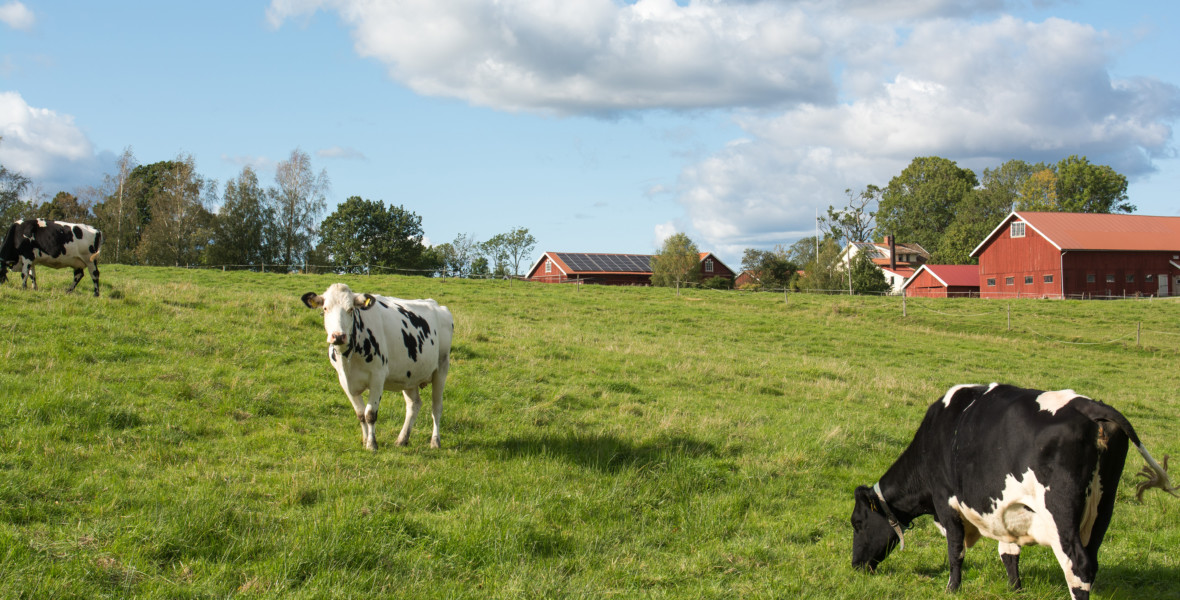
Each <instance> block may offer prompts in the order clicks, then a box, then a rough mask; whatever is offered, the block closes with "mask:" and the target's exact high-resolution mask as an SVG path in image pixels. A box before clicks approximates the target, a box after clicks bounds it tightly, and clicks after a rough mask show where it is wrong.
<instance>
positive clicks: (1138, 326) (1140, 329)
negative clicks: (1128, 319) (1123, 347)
mask: <svg viewBox="0 0 1180 600" xmlns="http://www.w3.org/2000/svg"><path fill="white" fill-rule="evenodd" d="M1141 333H1143V321H1139V322H1138V323H1136V324H1135V347H1136V348H1138V347H1139V334H1141Z"/></svg>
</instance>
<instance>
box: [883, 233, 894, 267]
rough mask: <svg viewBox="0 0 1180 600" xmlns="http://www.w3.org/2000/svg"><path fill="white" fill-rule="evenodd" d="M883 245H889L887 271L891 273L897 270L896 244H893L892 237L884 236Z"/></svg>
mask: <svg viewBox="0 0 1180 600" xmlns="http://www.w3.org/2000/svg"><path fill="white" fill-rule="evenodd" d="M885 243H886V244H889V269H890V270H891V271H896V270H897V243H896V242H894V240H893V236H891V235H887V236H885Z"/></svg>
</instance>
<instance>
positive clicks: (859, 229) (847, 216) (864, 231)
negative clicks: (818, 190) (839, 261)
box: [819, 185, 882, 246]
mask: <svg viewBox="0 0 1180 600" xmlns="http://www.w3.org/2000/svg"><path fill="white" fill-rule="evenodd" d="M844 193H845V194H847V195H848V205H847V206H846V207H845V208H842V209H840V210H836V209H835V207H833V206H828V215H827V216H826V217H820V219H819V221H820V228H821V229H822V230H823V231H824V233H826V234H828V235H830V236H832V237H833V238H834V239H835V240H836V243H838V244H840V245H841V246H843V245H845V244H846V243H849V242H867V241H870V240H872V239H873V232H874V231H875V230H876V227H875V226H874V224H873V218H874V217H876V215H877V213H875V212H873V211H872V210H870V208H871V207H872V206H873V205H875V204H878V203H879V202H880V201H881V194H882V190H881V188H879V187H877V186H875V185H868V186H866V187H865V189H864V191H862V192H860V193H856V194H854V193H853V192H852V190H850V189H848V190H844Z"/></svg>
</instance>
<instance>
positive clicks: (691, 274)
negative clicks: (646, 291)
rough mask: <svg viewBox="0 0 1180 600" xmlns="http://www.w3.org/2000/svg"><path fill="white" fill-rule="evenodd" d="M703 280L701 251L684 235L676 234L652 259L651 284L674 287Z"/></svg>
mask: <svg viewBox="0 0 1180 600" xmlns="http://www.w3.org/2000/svg"><path fill="white" fill-rule="evenodd" d="M700 278H701V251H700V250H699V249H697V245H696V243H695V242H693V241H692V239H690V238H689V237H688V235H686V234H683V233H675V234H672V235H671V236H669V237H668V239H666V240H664V245H663V246H662V247H661V248H660V251H659V252H657V253H656V255H655V256H653V257H651V284H652V285H658V286H664V287H673V286H675V287H676V289H677V291H678V292H679V290H680V286H681V285H684V284H686V283H696V282H697V281H700Z"/></svg>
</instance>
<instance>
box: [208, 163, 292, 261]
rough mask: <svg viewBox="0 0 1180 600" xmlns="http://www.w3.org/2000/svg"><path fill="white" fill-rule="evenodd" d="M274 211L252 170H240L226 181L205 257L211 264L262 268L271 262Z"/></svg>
mask: <svg viewBox="0 0 1180 600" xmlns="http://www.w3.org/2000/svg"><path fill="white" fill-rule="evenodd" d="M274 233H275V232H274V209H273V208H272V207H271V206H268V205H267V202H266V190H264V189H263V188H262V186H261V185H259V184H258V175H257V174H256V173H255V172H254V169H252V168H250V167H248V166H247V167H243V168H242V172H241V174H239V175H238V177H237V179H231V180H229V181H227V182H225V193H224V195H223V196H222V204H221V209H220V210H218V211H217V215H216V217H214V219H213V242H212V244H210V246H209V251H208V253H207V254H206V257H205V259H206V262H207V263H208V264H211V265H232V266H261V265H265V264H266V263H271V262H273V260H274V258H275V256H276V253H275V252H273V251H271V246H272V243H273V242H272V240H273V237H274Z"/></svg>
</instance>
